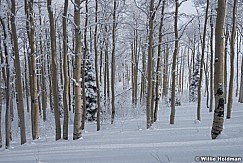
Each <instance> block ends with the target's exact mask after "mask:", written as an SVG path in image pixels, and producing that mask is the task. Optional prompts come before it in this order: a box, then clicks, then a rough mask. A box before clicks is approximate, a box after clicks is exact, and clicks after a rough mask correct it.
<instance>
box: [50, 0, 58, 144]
mask: <svg viewBox="0 0 243 163" xmlns="http://www.w3.org/2000/svg"><path fill="white" fill-rule="evenodd" d="M51 1H52V0H47V10H48V15H49V20H50V36H51V56H52V57H51V58H52V60H51V61H52V62H51V64H52V83H53V86H52V89H53V99H54V100H53V101H54V115H55V124H56V140H59V139H61V124H60V114H59V103H58V65H57V52H56V29H55V25H54V17H53V9H52V6H51Z"/></svg>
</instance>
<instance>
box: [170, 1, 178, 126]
mask: <svg viewBox="0 0 243 163" xmlns="http://www.w3.org/2000/svg"><path fill="white" fill-rule="evenodd" d="M178 12H179V0H176V1H175V17H174V32H175V49H174V53H173V63H172V70H171V71H172V79H171V80H172V90H171V113H170V124H174V123H175V87H176V85H175V84H176V81H175V78H176V77H175V73H176V72H175V71H176V60H177V59H176V58H177V55H178V50H179V37H178Z"/></svg>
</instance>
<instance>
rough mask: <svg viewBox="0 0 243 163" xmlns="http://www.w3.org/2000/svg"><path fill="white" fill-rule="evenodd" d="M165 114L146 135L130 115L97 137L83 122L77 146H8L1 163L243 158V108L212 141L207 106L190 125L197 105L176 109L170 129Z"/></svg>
mask: <svg viewBox="0 0 243 163" xmlns="http://www.w3.org/2000/svg"><path fill="white" fill-rule="evenodd" d="M203 105H204V104H203ZM169 114H170V110H169V108H168V107H166V106H161V109H160V112H159V120H158V122H156V123H155V124H154V126H153V128H152V129H149V130H147V129H145V125H146V123H145V115H144V116H139V117H136V118H135V117H132V116H129V117H121V118H117V119H116V121H115V124H114V125H110V124H108V123H104V124H103V126H102V131H99V132H97V131H96V125H95V124H94V123H88V124H87V125H86V131H85V133H83V139H80V140H76V141H72V140H68V141H64V140H60V141H54V136H53V137H45V138H41V139H39V140H36V141H31V140H28V143H26V144H25V145H19V141H16V142H12V143H11V148H10V149H8V150H4V149H1V150H0V162H1V163H12V162H16V163H17V162H18V163H20V162H21V163H35V162H42V163H73V162H77V163H110V162H111V163H129V162H130V163H131V162H133V163H160V162H161V163H162V162H163V163H167V162H196V161H199V162H203V160H200V159H203V157H201V158H200V156H211V157H210V158H207V159H212V162H215V160H214V159H218V156H222V157H226V156H227V157H241V158H242V157H243V104H239V103H237V102H235V103H234V105H233V113H232V119H230V120H225V123H224V131H223V133H222V134H221V135H220V137H219V138H218V139H216V140H211V136H210V131H211V126H212V117H213V113H209V112H208V109H207V108H206V107H203V108H202V121H201V122H198V121H195V117H196V104H183V105H182V106H179V107H177V108H176V120H175V125H169ZM70 130H71V129H70ZM70 132H71V131H70ZM70 138H71V133H70ZM198 157H199V158H198ZM241 161H242V160H241ZM208 162H210V161H209V160H208ZM216 162H217V160H216Z"/></svg>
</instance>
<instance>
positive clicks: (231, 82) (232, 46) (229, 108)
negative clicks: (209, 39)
mask: <svg viewBox="0 0 243 163" xmlns="http://www.w3.org/2000/svg"><path fill="white" fill-rule="evenodd" d="M237 3H238V0H234V6H233V26H232V30H231V38H230V52H231V55H230V80H229V94H228V103H227V115H226V118H227V119H230V118H231V112H232V104H233V90H234V88H233V85H234V68H235V65H234V59H235V35H236V16H237Z"/></svg>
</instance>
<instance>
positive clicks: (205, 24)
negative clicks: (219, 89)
mask: <svg viewBox="0 0 243 163" xmlns="http://www.w3.org/2000/svg"><path fill="white" fill-rule="evenodd" d="M208 8H209V0H207V7H206V13H205V21H204V27H203V39H202V54H201V55H202V56H201V63H200V70H199V71H200V72H199V73H200V74H199V75H200V76H199V81H198V82H199V84H198V91H197V92H198V93H197V94H198V99H197V120H199V121H201V98H202V91H201V90H202V78H203V66H204V54H205V53H204V51H205V44H206V33H207V22H208Z"/></svg>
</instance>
